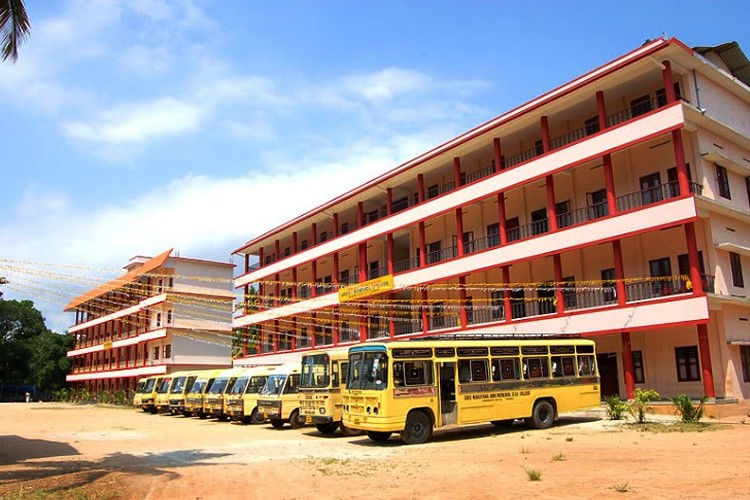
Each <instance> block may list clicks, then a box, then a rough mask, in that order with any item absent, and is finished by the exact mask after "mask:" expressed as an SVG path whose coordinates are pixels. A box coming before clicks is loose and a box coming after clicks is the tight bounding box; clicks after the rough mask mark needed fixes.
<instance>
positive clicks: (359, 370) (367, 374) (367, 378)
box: [347, 351, 388, 390]
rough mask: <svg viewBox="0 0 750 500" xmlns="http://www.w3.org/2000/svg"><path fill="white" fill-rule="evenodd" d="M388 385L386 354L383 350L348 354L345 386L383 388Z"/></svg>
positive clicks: (352, 387)
mask: <svg viewBox="0 0 750 500" xmlns="http://www.w3.org/2000/svg"><path fill="white" fill-rule="evenodd" d="M387 385H388V355H387V354H386V353H385V351H359V352H352V353H350V354H349V376H348V379H347V388H349V389H355V390H357V389H374V390H383V389H385V387H386V386H387Z"/></svg>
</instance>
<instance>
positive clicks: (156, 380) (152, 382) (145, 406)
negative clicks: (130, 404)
mask: <svg viewBox="0 0 750 500" xmlns="http://www.w3.org/2000/svg"><path fill="white" fill-rule="evenodd" d="M161 379H162V377H157V376H153V377H146V379H145V380H144V383H143V388H142V389H141V392H140V396H141V397H140V407H141V409H142V410H143V411H145V412H147V413H156V389H157V388H158V387H159V385H160V384H161ZM134 399H135V398H134Z"/></svg>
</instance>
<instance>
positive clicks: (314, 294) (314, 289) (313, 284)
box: [310, 260, 318, 297]
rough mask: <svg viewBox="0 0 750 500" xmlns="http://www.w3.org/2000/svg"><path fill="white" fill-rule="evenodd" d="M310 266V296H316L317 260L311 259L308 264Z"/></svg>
mask: <svg viewBox="0 0 750 500" xmlns="http://www.w3.org/2000/svg"><path fill="white" fill-rule="evenodd" d="M310 267H311V268H312V271H311V272H312V279H311V280H310V282H311V283H312V296H313V297H317V296H318V285H317V282H318V262H317V261H315V260H314V261H312V265H311V266H310Z"/></svg>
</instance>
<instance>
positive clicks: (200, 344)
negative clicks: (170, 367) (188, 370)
mask: <svg viewBox="0 0 750 500" xmlns="http://www.w3.org/2000/svg"><path fill="white" fill-rule="evenodd" d="M170 337H171V338H170ZM170 337H167V338H166V339H164V340H163V341H162V342H163V343H169V341H170V340H171V342H172V363H175V364H177V363H179V364H202V365H211V364H226V365H231V363H232V346H231V337H230V336H229V335H228V334H223V335H217V334H209V333H206V332H190V333H186V334H181V333H175V334H173V335H171V336H170Z"/></svg>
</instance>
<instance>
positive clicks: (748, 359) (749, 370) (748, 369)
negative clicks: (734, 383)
mask: <svg viewBox="0 0 750 500" xmlns="http://www.w3.org/2000/svg"><path fill="white" fill-rule="evenodd" d="M740 359H741V363H742V377H743V380H744V381H745V382H750V346H746V345H741V346H740Z"/></svg>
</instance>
